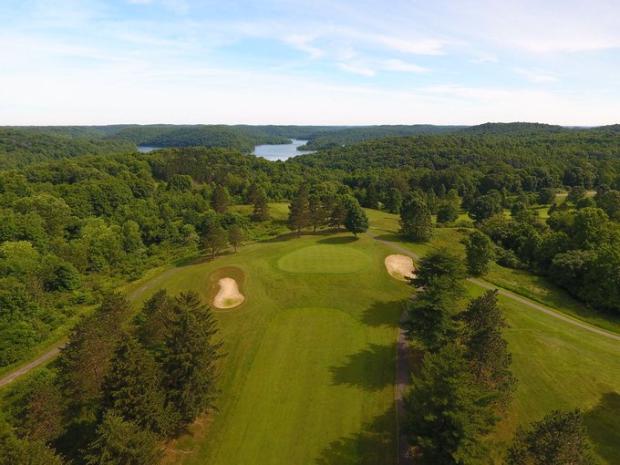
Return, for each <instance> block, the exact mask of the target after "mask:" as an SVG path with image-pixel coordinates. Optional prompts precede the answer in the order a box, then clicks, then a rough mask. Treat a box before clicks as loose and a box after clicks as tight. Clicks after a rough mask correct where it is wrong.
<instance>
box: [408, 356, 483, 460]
mask: <svg viewBox="0 0 620 465" xmlns="http://www.w3.org/2000/svg"><path fill="white" fill-rule="evenodd" d="M485 397H486V394H485V392H484V391H482V390H481V389H480V387H479V386H478V384H477V383H476V381H475V379H474V377H473V375H472V374H471V372H470V370H469V367H468V365H467V362H466V360H465V358H464V355H463V352H462V350H461V349H459V348H458V347H457V346H456V345H455V344H448V345H446V346H444V347H443V348H442V349H441V350H439V351H438V352H436V353H429V354H427V355H426V356H425V357H424V362H423V365H422V369H421V370H420V373H419V375H417V376H414V378H413V382H412V388H411V391H410V392H409V394H408V395H407V396H406V398H405V408H406V411H407V417H406V425H405V428H406V431H407V435H408V437H409V443H410V444H411V446H412V447H413V453H414V454H415V456H416V463H419V464H421V465H461V464H470V463H477V462H476V460H479V459H480V458H481V457H482V456H483V455H484V452H485V451H484V448H483V447H482V445H481V442H480V437H481V435H483V434H485V433H487V432H488V431H489V430H490V427H491V426H492V424H493V420H494V418H493V415H492V412H491V409H490V408H489V406H488V405H487V404H486V402H485Z"/></svg>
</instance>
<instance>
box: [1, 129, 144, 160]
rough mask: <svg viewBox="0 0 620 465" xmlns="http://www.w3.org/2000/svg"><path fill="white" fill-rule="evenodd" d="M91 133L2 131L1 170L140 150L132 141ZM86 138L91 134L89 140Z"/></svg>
mask: <svg viewBox="0 0 620 465" xmlns="http://www.w3.org/2000/svg"><path fill="white" fill-rule="evenodd" d="M89 131H90V130H86V129H84V130H83V131H77V132H75V133H76V134H80V135H76V136H71V135H68V134H69V133H71V132H72V131H69V130H66V132H65V131H64V130H63V131H56V132H55V131H47V130H43V129H41V128H1V127H0V168H2V169H7V168H15V167H20V166H25V165H28V164H30V163H34V162H39V161H45V160H50V159H52V160H53V159H61V158H71V157H77V156H80V155H113V154H118V153H128V152H134V151H135V150H136V146H135V145H134V144H133V143H131V142H128V141H123V140H118V139H110V140H105V139H102V138H101V137H100V136H94V137H93V136H92V134H94V133H92V132H89ZM82 134H90V136H85V135H82Z"/></svg>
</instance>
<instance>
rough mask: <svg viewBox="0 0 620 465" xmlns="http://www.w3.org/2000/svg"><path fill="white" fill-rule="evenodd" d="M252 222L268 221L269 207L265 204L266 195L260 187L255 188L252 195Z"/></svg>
mask: <svg viewBox="0 0 620 465" xmlns="http://www.w3.org/2000/svg"><path fill="white" fill-rule="evenodd" d="M252 204H253V205H254V207H253V211H252V220H253V221H267V220H268V219H269V205H268V204H267V194H265V190H264V189H263V188H262V187H256V188H255V190H254V192H253V193H252Z"/></svg>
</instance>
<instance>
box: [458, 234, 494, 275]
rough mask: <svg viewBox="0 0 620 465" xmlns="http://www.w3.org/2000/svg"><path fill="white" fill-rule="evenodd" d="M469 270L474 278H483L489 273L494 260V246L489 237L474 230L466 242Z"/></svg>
mask: <svg viewBox="0 0 620 465" xmlns="http://www.w3.org/2000/svg"><path fill="white" fill-rule="evenodd" d="M465 251H466V253H467V259H466V261H467V270H468V271H469V274H470V275H472V276H482V275H484V274H486V273H487V272H488V271H489V263H490V261H491V260H492V259H493V245H492V244H491V240H490V239H489V238H488V236H487V235H486V234H484V233H482V232H480V231H477V230H474V231H473V232H472V233H471V234H470V235H469V237H468V238H467V239H466V240H465Z"/></svg>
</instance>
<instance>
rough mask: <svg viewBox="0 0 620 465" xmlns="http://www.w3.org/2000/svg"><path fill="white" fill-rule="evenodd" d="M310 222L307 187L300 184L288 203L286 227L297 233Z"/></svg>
mask: <svg viewBox="0 0 620 465" xmlns="http://www.w3.org/2000/svg"><path fill="white" fill-rule="evenodd" d="M308 224H310V216H309V200H308V189H307V187H306V186H305V185H304V184H302V185H301V186H300V187H299V189H298V190H297V193H296V194H295V197H293V200H292V201H291V204H290V205H289V214H288V227H289V228H290V229H291V230H292V231H296V232H297V234H301V230H302V229H304V228H305V227H306V226H308Z"/></svg>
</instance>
